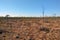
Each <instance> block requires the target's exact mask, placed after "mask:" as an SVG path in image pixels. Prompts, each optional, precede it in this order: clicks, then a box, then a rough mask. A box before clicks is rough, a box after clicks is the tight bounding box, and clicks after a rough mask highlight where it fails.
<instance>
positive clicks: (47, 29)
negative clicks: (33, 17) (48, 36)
mask: <svg viewBox="0 0 60 40" xmlns="http://www.w3.org/2000/svg"><path fill="white" fill-rule="evenodd" d="M40 31H44V32H46V33H49V32H50V30H49V28H46V27H41V28H40Z"/></svg>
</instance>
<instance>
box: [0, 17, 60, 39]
mask: <svg viewBox="0 0 60 40" xmlns="http://www.w3.org/2000/svg"><path fill="white" fill-rule="evenodd" d="M0 40H60V18H58V17H57V18H50V17H49V18H44V19H43V18H18V17H16V18H14V17H13V18H12V17H9V18H7V17H6V18H5V17H0Z"/></svg>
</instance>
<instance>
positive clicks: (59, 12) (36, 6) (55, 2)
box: [0, 0, 60, 17]
mask: <svg viewBox="0 0 60 40" xmlns="http://www.w3.org/2000/svg"><path fill="white" fill-rule="evenodd" d="M43 9H44V16H54V14H56V16H60V0H0V16H6V15H10V16H19V17H20V16H29V17H31V16H32V17H33V16H34V17H40V16H43V14H42V12H43Z"/></svg>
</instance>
